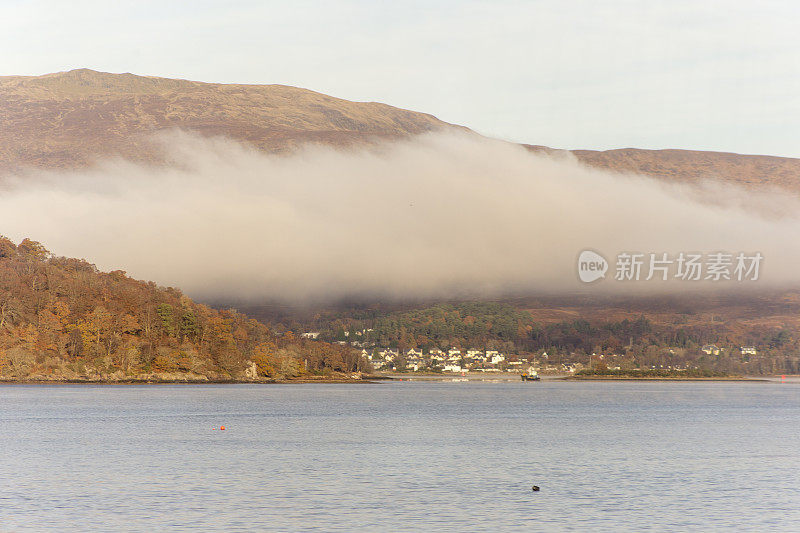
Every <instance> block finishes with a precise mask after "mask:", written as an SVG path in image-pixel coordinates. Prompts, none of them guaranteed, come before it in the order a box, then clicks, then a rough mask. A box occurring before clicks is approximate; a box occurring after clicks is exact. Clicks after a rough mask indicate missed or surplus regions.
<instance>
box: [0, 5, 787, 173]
mask: <svg viewBox="0 0 800 533" xmlns="http://www.w3.org/2000/svg"><path fill="white" fill-rule="evenodd" d="M0 21H2V24H0V28H2V30H1V31H0V51H2V53H0V75H13V74H28V75H36V74H44V73H48V72H56V71H62V70H69V69H73V68H81V67H86V68H92V69H95V70H102V71H108V72H133V73H136V74H147V75H156V76H165V77H179V78H188V79H193V80H199V81H213V82H224V83H281V84H286V85H295V86H299V87H306V88H309V89H313V90H316V91H319V92H323V93H326V94H330V95H333V96H338V97H342V98H346V99H349V100H359V101H379V102H385V103H388V104H391V105H395V106H398V107H403V108H407V109H413V110H417V111H424V112H427V113H431V114H433V115H436V116H437V117H439V118H440V119H442V120H446V121H448V122H453V123H457V124H462V125H465V126H468V127H470V128H472V129H475V130H477V131H479V132H480V133H483V134H486V135H490V136H494V137H499V138H503V139H508V140H513V141H519V142H526V143H531V144H545V145H549V146H553V147H558V148H594V149H609V148H624V147H638V148H687V149H698V150H721V151H732V152H740V153H760V154H771V155H783V156H791V157H800V31H798V27H800V3H799V2H796V1H760V2H752V1H749V2H739V1H725V2H722V1H684V0H672V1H669V2H666V1H644V0H637V1H621V0H617V1H605V2H598V1H596V0H589V1H583V0H580V1H570V0H541V1H527V2H525V1H513V0H493V1H461V2H458V1H439V2H437V1H433V0H430V1H402V0H395V1H392V2H389V1H374V0H373V1H357V0H349V1H299V0H291V1H288V0H287V1H282V2H277V1H242V0H239V1H236V0H227V1H209V0H205V1H202V0H195V1H186V2H178V1H165V0H160V1H158V2H155V1H148V0H137V1H133V2H130V1H114V2H110V1H108V0H103V1H89V0H85V1H81V0H72V1H69V2H66V1H45V0H39V1H36V0H33V1H16V0H0Z"/></svg>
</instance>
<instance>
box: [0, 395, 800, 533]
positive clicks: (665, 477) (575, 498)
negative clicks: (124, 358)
mask: <svg viewBox="0 0 800 533" xmlns="http://www.w3.org/2000/svg"><path fill="white" fill-rule="evenodd" d="M220 425H225V426H226V428H227V429H226V431H219V430H216V429H214V428H215V427H219V426H220ZM0 454H2V455H0V529H2V530H3V531H8V530H11V531H17V530H45V529H52V530H60V531H63V530H150V531H152V530H163V529H168V528H172V529H178V530H184V529H198V530H204V531H205V530H226V531H231V530H282V531H301V530H322V531H330V530H346V531H406V530H408V531H412V530H414V531H420V530H422V531H437V530H442V531H444V530H456V531H480V530H483V531H486V530H519V531H536V530H542V531H559V530H584V531H619V530H636V531H642V530H669V531H675V530H698V531H710V530H724V529H731V528H736V529H737V530H738V531H749V530H752V531H768V530H769V531H791V530H794V531H797V530H798V529H800V384H788V383H787V384H775V383H768V384H764V383H761V384H756V383H565V382H540V383H533V384H526V383H516V382H514V383H408V382H403V383H385V384H380V385H285V386H249V385H239V386H224V385H220V386H14V385H6V386H0ZM533 484H536V485H539V486H540V487H541V491H540V492H538V493H534V492H531V485H533Z"/></svg>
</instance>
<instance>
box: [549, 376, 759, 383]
mask: <svg viewBox="0 0 800 533" xmlns="http://www.w3.org/2000/svg"><path fill="white" fill-rule="evenodd" d="M557 379H560V380H562V381H753V382H769V381H770V379H769V378H768V377H746V376H719V377H708V378H702V377H683V376H674V377H665V376H662V377H644V376H640V377H637V376H566V377H562V378H557Z"/></svg>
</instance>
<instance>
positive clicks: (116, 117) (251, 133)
mask: <svg viewBox="0 0 800 533" xmlns="http://www.w3.org/2000/svg"><path fill="white" fill-rule="evenodd" d="M0 125H2V127H0V169H6V170H8V169H12V170H13V169H17V168H21V167H24V166H34V167H40V168H69V167H79V166H84V165H86V164H88V163H90V162H91V161H92V160H93V159H94V158H95V157H97V156H99V155H109V154H111V155H122V156H125V157H127V158H130V159H134V160H144V161H152V160H154V159H157V157H158V156H157V153H155V152H154V151H153V150H154V149H153V147H152V146H150V145H149V144H148V143H147V142H146V140H145V138H146V135H145V134H147V133H150V132H153V131H158V130H163V129H170V128H184V129H191V130H195V131H198V132H200V133H203V134H219V135H227V136H230V137H232V138H234V139H238V140H241V141H246V142H249V143H252V144H254V145H256V146H258V147H259V148H261V149H263V150H266V151H269V152H281V151H286V150H289V149H291V148H292V147H294V146H297V145H298V144H300V143H304V142H309V141H311V142H321V143H326V144H332V145H336V146H347V145H351V144H355V143H363V142H369V141H372V140H374V139H382V138H397V137H402V136H406V135H413V134H416V133H422V132H426V131H431V130H434V129H437V128H442V127H446V126H448V125H447V124H446V123H444V122H441V121H439V120H437V119H436V118H435V117H433V116H431V115H426V114H424V113H415V112H412V111H406V110H403V109H398V108H395V107H392V106H389V105H385V104H379V103H374V102H369V103H365V102H349V101H347V100H342V99H340V98H334V97H332V96H327V95H324V94H320V93H315V92H313V91H309V90H305V89H298V88H296V87H288V86H285V85H223V84H213V83H199V82H194V81H186V80H173V79H166V78H155V77H148V76H135V75H133V74H108V73H103V72H95V71H93V70H88V69H80V70H72V71H69V72H59V73H56V74H48V75H45V76H7V77H0Z"/></svg>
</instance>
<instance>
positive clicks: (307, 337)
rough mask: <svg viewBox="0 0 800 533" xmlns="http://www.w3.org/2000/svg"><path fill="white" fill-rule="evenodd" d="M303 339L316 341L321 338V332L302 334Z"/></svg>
mask: <svg viewBox="0 0 800 533" xmlns="http://www.w3.org/2000/svg"><path fill="white" fill-rule="evenodd" d="M300 336H301V337H303V338H304V339H314V340H316V339H317V337H319V331H306V332H305V333H301V334H300Z"/></svg>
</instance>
